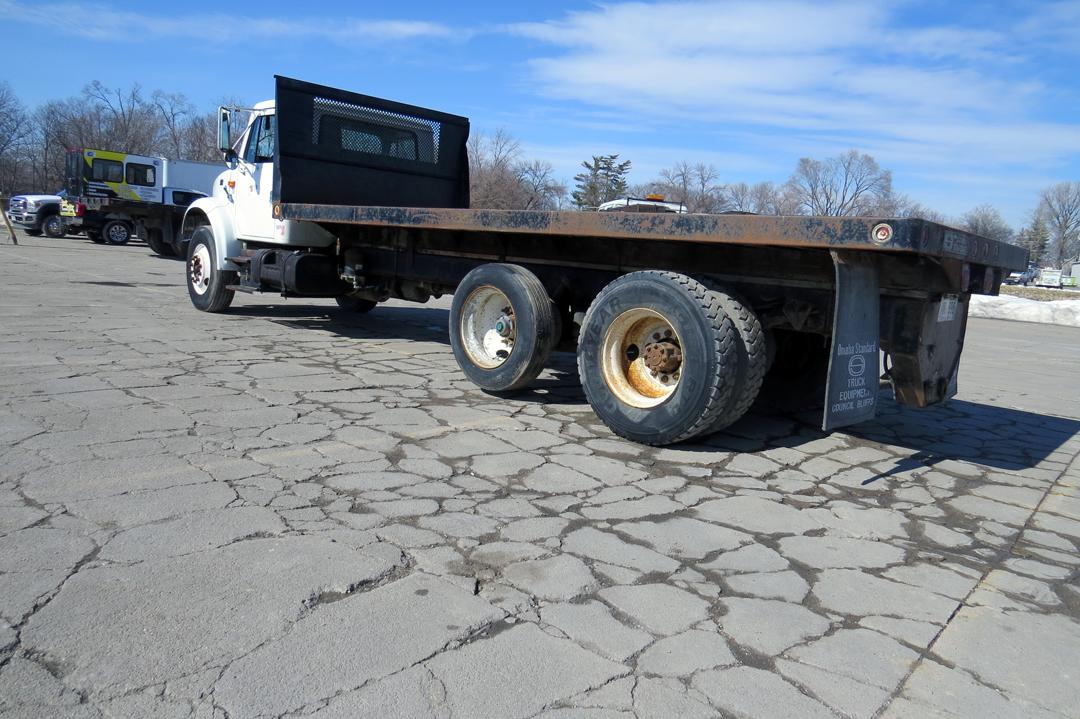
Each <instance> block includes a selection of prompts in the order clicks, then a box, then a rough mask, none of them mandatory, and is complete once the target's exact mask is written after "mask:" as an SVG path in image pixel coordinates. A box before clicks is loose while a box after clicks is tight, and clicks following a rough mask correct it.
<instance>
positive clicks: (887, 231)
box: [870, 222, 893, 245]
mask: <svg viewBox="0 0 1080 719" xmlns="http://www.w3.org/2000/svg"><path fill="white" fill-rule="evenodd" d="M892 237H893V229H892V226H891V225H889V224H887V223H885V222H881V223H878V224H876V225H874V228H873V229H872V230H870V239H871V240H873V241H874V242H876V243H878V244H879V245H884V244H885V243H886V242H888V241H889V240H891V239H892Z"/></svg>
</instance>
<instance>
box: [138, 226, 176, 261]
mask: <svg viewBox="0 0 1080 719" xmlns="http://www.w3.org/2000/svg"><path fill="white" fill-rule="evenodd" d="M145 239H146V244H147V246H148V247H149V248H150V249H151V250H153V251H154V252H155V253H156V254H158V255H161V256H162V257H173V256H174V255H175V254H176V252H175V250H174V249H173V246H172V245H171V244H169V243H168V242H166V241H165V240H164V238H163V236H162V232H161V230H158V229H154V228H153V227H148V228H146V238H145Z"/></svg>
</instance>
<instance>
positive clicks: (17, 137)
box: [0, 81, 31, 195]
mask: <svg viewBox="0 0 1080 719" xmlns="http://www.w3.org/2000/svg"><path fill="white" fill-rule="evenodd" d="M30 129H31V126H30V116H29V115H28V114H27V112H26V108H25V107H24V106H23V104H22V103H21V102H19V98H17V97H16V96H15V92H14V91H13V90H12V89H11V85H9V84H8V83H7V82H6V81H0V194H8V195H10V194H11V193H12V192H15V191H17V190H18V189H19V188H17V183H18V182H19V181H20V178H19V171H20V154H21V151H22V149H23V145H24V143H25V142H26V141H27V139H28V138H29V136H30Z"/></svg>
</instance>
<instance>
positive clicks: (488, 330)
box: [461, 285, 517, 369]
mask: <svg viewBox="0 0 1080 719" xmlns="http://www.w3.org/2000/svg"><path fill="white" fill-rule="evenodd" d="M515 319H516V318H515V317H514V308H513V306H512V305H511V304H510V300H509V299H507V297H506V295H505V294H503V292H502V290H499V289H498V288H496V287H492V286H491V285H483V286H482V287H477V288H476V289H475V290H473V291H472V292H470V293H469V296H468V297H466V298H465V302H463V303H462V306H461V346H462V348H463V349H464V350H465V354H466V355H468V357H469V360H470V361H471V362H472V363H473V364H475V365H477V366H478V367H483V368H484V369H495V368H496V367H500V366H501V365H502V364H503V363H504V362H506V360H507V359H509V357H510V353H511V352H513V351H514V343H515V341H516V340H517V324H516V321H515Z"/></svg>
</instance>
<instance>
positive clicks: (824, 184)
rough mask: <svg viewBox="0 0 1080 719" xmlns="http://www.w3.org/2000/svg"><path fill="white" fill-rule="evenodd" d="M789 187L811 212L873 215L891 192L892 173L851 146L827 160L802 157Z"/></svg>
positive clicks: (793, 194) (843, 215)
mask: <svg viewBox="0 0 1080 719" xmlns="http://www.w3.org/2000/svg"><path fill="white" fill-rule="evenodd" d="M787 189H788V191H789V192H790V193H791V194H792V196H793V197H794V198H795V200H796V201H797V202H798V204H799V206H800V208H801V209H802V210H803V211H804V212H805V213H807V214H810V215H828V216H833V217H860V216H872V215H874V214H876V213H875V209H876V208H878V207H879V205H880V202H881V199H882V198H883V197H887V196H888V195H889V194H890V193H891V192H892V173H891V172H890V171H889V170H883V169H881V167H880V166H879V165H878V163H877V161H876V160H875V159H874V158H873V157H871V156H870V155H867V154H860V153H858V152H856V151H855V150H848V151H847V152H845V153H843V154H841V155H838V156H836V157H833V158H829V159H827V160H814V159H811V158H808V157H804V158H802V159H800V160H799V163H798V165H797V166H796V168H795V173H794V174H793V175H792V176H791V179H789V180H788V182H787Z"/></svg>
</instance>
